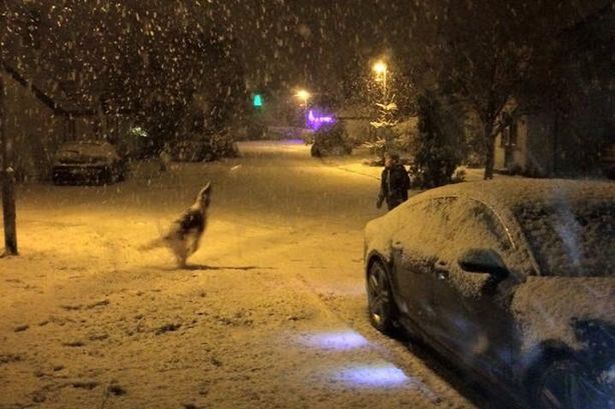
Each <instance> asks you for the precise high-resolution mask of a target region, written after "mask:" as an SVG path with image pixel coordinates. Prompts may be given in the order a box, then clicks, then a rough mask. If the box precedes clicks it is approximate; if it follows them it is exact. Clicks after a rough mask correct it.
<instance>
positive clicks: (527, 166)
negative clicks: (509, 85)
mask: <svg viewBox="0 0 615 409" xmlns="http://www.w3.org/2000/svg"><path fill="white" fill-rule="evenodd" d="M613 27H615V13H614V10H613V8H612V7H611V6H610V5H609V6H608V7H605V8H603V9H601V10H600V11H598V12H597V13H593V14H591V15H589V16H588V17H586V18H585V19H584V20H582V21H581V22H579V23H577V24H575V25H574V26H572V27H570V28H568V29H566V30H564V31H563V32H562V33H561V34H560V37H559V43H560V50H559V53H558V55H557V62H558V76H559V87H560V88H559V89H558V93H559V95H560V96H561V97H560V98H553V97H552V96H551V97H550V99H544V100H543V103H542V105H541V109H536V108H535V107H534V108H529V107H528V106H524V104H523V103H522V102H519V103H518V104H516V103H514V104H511V105H513V106H514V107H513V109H509V110H508V111H507V112H509V113H510V112H511V111H516V114H515V115H511V116H510V117H508V118H506V115H507V113H504V116H503V118H502V122H503V123H504V124H505V126H504V127H503V128H502V131H501V132H500V133H499V134H498V136H497V138H496V141H495V142H496V145H495V168H496V169H498V170H500V171H506V172H510V173H522V174H526V175H530V176H539V177H556V176H557V177H562V176H564V177H565V176H596V175H601V174H602V175H604V174H606V173H608V172H609V169H610V168H611V167H612V164H610V162H609V161H608V160H607V159H608V157H610V156H609V152H611V151H612V146H613V145H614V144H615V92H614V91H615V30H613ZM519 112H522V114H519ZM513 118H514V119H513Z"/></svg>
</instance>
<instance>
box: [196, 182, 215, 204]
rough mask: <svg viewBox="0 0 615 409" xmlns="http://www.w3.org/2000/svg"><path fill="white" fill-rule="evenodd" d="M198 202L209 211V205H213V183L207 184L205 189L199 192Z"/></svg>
mask: <svg viewBox="0 0 615 409" xmlns="http://www.w3.org/2000/svg"><path fill="white" fill-rule="evenodd" d="M196 202H197V203H199V205H200V206H201V207H202V208H203V209H207V208H208V207H209V203H211V182H207V184H206V185H205V187H203V189H201V190H200V191H199V194H198V195H197V196H196Z"/></svg>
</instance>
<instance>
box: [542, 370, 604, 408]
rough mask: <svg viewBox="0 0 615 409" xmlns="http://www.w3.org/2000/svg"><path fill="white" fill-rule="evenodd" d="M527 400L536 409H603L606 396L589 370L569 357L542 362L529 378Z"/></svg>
mask: <svg viewBox="0 0 615 409" xmlns="http://www.w3.org/2000/svg"><path fill="white" fill-rule="evenodd" d="M530 390H531V393H530V394H531V396H530V398H531V400H532V401H533V402H532V403H533V404H537V406H538V407H539V408H540V409H590V408H591V409H607V408H611V406H609V405H610V404H611V403H612V402H611V403H609V400H610V398H609V396H607V394H605V392H604V391H602V390H601V389H600V388H599V387H598V385H597V382H596V381H595V380H594V379H593V377H592V375H591V373H590V371H588V370H587V369H586V368H585V367H584V365H582V364H581V363H580V362H578V361H577V360H575V359H573V358H564V359H559V360H556V361H552V362H550V363H548V364H546V365H544V366H543V367H542V368H541V370H540V371H539V372H538V373H537V375H536V376H535V377H534V379H531V380H530Z"/></svg>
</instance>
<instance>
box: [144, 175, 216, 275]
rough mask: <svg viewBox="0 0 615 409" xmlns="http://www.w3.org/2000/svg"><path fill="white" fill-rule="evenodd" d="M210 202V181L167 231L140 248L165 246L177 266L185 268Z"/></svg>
mask: <svg viewBox="0 0 615 409" xmlns="http://www.w3.org/2000/svg"><path fill="white" fill-rule="evenodd" d="M210 202H211V183H210V182H208V183H207V184H206V185H205V187H204V188H203V189H201V191H200V192H199V194H198V195H197V196H196V200H195V201H194V204H192V206H190V207H189V208H188V209H186V210H185V211H184V213H182V215H181V216H179V218H178V219H177V220H175V221H174V222H173V223H171V226H170V228H169V230H168V231H167V233H166V234H164V235H163V236H162V237H160V238H159V239H156V240H154V241H152V242H150V243H149V244H147V245H145V246H143V247H141V250H152V249H155V248H158V247H167V248H169V249H170V250H171V252H172V253H173V255H174V256H175V259H176V260H177V265H178V267H180V268H185V267H186V260H187V259H188V257H190V256H191V255H192V254H194V253H195V252H196V251H197V250H198V249H199V245H200V242H201V237H203V233H204V232H205V228H206V227H207V208H208V207H209V203H210Z"/></svg>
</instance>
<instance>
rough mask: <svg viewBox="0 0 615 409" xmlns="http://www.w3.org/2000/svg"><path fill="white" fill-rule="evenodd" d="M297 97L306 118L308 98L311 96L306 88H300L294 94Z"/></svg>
mask: <svg viewBox="0 0 615 409" xmlns="http://www.w3.org/2000/svg"><path fill="white" fill-rule="evenodd" d="M295 96H296V97H297V98H299V100H300V101H301V106H302V107H303V116H304V118H305V119H306V120H307V110H308V100H309V99H310V97H311V96H312V94H310V92H309V91H308V90H305V89H300V90H299V91H297V93H296V94H295Z"/></svg>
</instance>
